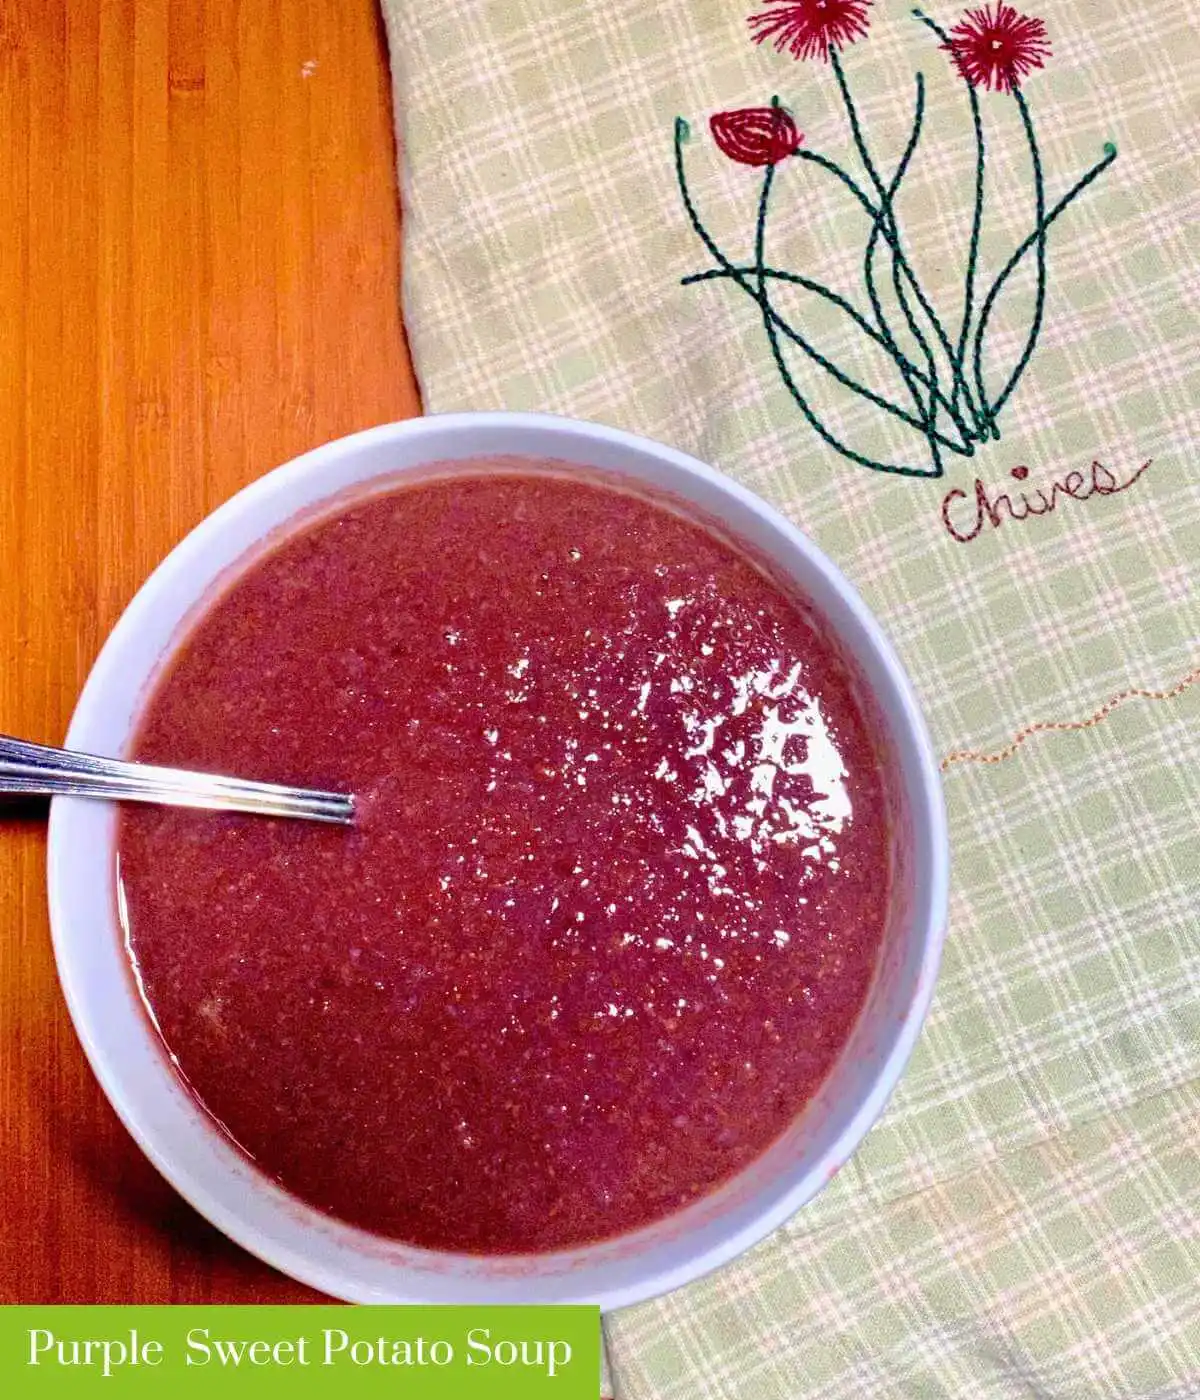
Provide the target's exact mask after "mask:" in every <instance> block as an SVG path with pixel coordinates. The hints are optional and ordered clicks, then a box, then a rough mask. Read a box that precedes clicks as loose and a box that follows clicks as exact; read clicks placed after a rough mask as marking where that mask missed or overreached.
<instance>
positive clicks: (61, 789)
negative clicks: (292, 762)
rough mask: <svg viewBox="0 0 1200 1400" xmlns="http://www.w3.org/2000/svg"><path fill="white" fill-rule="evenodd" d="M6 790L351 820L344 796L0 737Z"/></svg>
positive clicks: (0, 778) (0, 786)
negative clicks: (190, 771) (121, 760)
mask: <svg viewBox="0 0 1200 1400" xmlns="http://www.w3.org/2000/svg"><path fill="white" fill-rule="evenodd" d="M5 792H15V793H25V794H27V795H29V796H36V797H53V796H55V795H56V794H62V795H64V796H71V797H107V798H115V799H117V800H118V801H122V802H158V803H162V804H164V805H166V806H169V807H204V808H208V809H210V810H213V811H222V812H257V813H258V814H259V815H260V816H265V817H303V818H306V819H307V820H309V821H314V822H334V823H338V824H340V825H343V826H348V825H350V824H351V823H352V822H353V821H354V798H353V797H351V796H347V795H345V794H342V793H336V792H314V791H311V790H309V789H306V788H293V787H280V786H278V785H277V784H275V783H251V782H245V781H243V780H242V779H240V778H220V777H216V776H215V775H213V774H210V773H189V772H187V771H186V770H184V769H182V768H157V767H154V766H153V765H151V764H148V763H123V762H120V761H118V760H117V759H114V758H96V757H93V756H92V755H91V754H86V753H72V752H71V751H70V750H68V749H52V748H47V747H45V746H44V745H42V744H28V743H26V742H25V741H24V740H22V739H10V738H8V737H7V736H6V735H0V793H5Z"/></svg>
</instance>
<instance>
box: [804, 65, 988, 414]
mask: <svg viewBox="0 0 1200 1400" xmlns="http://www.w3.org/2000/svg"><path fill="white" fill-rule="evenodd" d="M829 61H830V64H831V65H832V67H833V72H834V76H835V77H836V79H837V83H838V88H839V89H840V91H841V94H842V101H843V103H844V105H845V108H846V116H847V118H848V119H849V122H850V132H851V135H852V136H853V138H854V145H855V148H856V150H857V151H858V155H859V159H860V160H861V161H862V163H863V168H864V169H865V170H866V172H867V176H868V178H869V179H870V181H871V183H872V184H873V185H874V186H875V191H876V194H877V195H878V196H879V198H880V200H884V199H886V194H885V191H884V186H883V182H882V180H881V179H880V178H879V172H878V171H877V170H876V168H875V163H874V161H873V160H872V159H871V153H870V150H869V149H868V147H867V143H866V138H865V137H864V136H863V131H862V125H861V123H860V122H859V119H858V111H857V109H856V108H855V106H854V99H853V97H852V96H851V95H850V87H849V84H848V83H847V81H846V74H845V71H844V70H843V68H842V62H841V58H840V57H839V55H838V51H837V49H836V48H831V49H830V50H829ZM887 224H888V230H889V231H890V234H891V237H890V238H889V239H888V242H889V246H890V247H891V249H892V255H893V257H894V258H895V259H896V260H897V261H898V262H899V264H900V267H901V269H902V270H903V273H904V276H905V277H906V279H907V280H908V283H909V285H910V286H911V288H912V291H913V294H914V296H915V297H916V299H917V302H918V303H919V305H920V307H921V309H922V311H924V313H925V315H926V316H927V317H928V318H929V322H930V324H931V325H932V326H933V329H934V332H935V333H936V335H937V337H938V340H939V341H940V342H941V345H942V349H943V350H944V351H945V354H946V359H947V360H948V361H949V363H950V365H951V368H954V349H953V347H952V346H951V344H950V340H949V338H948V337H947V335H946V331H945V328H944V327H943V326H942V323H941V321H940V320H939V319H938V316H937V312H936V311H934V309H933V307H932V306H931V305H930V303H929V299H928V297H926V295H925V293H924V291H923V290H922V288H921V284H920V283H919V282H918V280H917V277H916V274H915V273H914V272H913V270H912V267H911V266H910V265H909V262H908V259H907V258H906V257H905V255H904V249H903V246H902V244H901V240H900V234H899V230H898V229H897V227H896V221H895V218H894V217H891V216H889V218H888V221H887ZM900 305H901V310H902V311H903V312H904V318H905V320H906V321H907V322H908V326H909V330H910V331H912V333H913V336H914V338H915V339H916V341H917V343H918V344H919V345H920V346H921V349H922V351H923V352H924V353H925V354H927V355H928V354H929V353H930V352H929V346H928V342H927V341H926V340H925V337H924V336H923V335H922V333H921V330H920V328H919V326H918V325H917V323H916V318H915V317H914V316H913V314H912V310H911V308H910V307H909V305H908V301H907V298H904V297H901V299H900ZM956 377H957V378H958V379H960V380H962V391H963V394H964V395H965V396H966V401H967V407H968V410H969V411H970V413H971V414H972V416H973V417H977V415H976V410H975V405H974V402H973V401H972V399H971V395H970V388H969V386H968V385H967V383H966V381H965V379H963V377H962V375H961V374H959V375H957V376H956Z"/></svg>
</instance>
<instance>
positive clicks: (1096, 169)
mask: <svg viewBox="0 0 1200 1400" xmlns="http://www.w3.org/2000/svg"><path fill="white" fill-rule="evenodd" d="M1116 158H1117V148H1116V147H1115V146H1113V145H1112V144H1111V143H1109V144H1106V145H1105V148H1104V159H1103V160H1100V161H1097V162H1096V164H1095V165H1093V166H1092V168H1091V169H1090V170H1088V171H1087V172H1086V173H1085V174H1083V175H1081V176H1080V178H1079V179H1078V180H1076V182H1075V183H1074V184H1073V185H1072V186H1071V188H1070V189H1069V190H1068V191H1067V192H1066V194H1065V195H1063V197H1062V198H1061V199H1060V200H1059V201H1058V203H1057V204H1055V205H1054V207H1053V208H1052V209H1051V210H1050V212H1049V213H1048V214H1047V215H1046V216H1045V218H1044V219H1043V220H1042V222H1041V224H1040V226H1039V228H1036V229H1034V231H1033V232H1032V233H1031V234H1030V235H1029V236H1028V237H1027V238H1026V239H1025V240H1024V241H1023V242H1022V243H1021V244H1020V245H1019V246H1018V247H1017V248H1016V250H1015V251H1014V252H1013V254H1012V256H1011V257H1010V258H1009V260H1008V261H1007V262H1006V263H1005V264H1004V266H1003V267H1002V268H1001V269H1000V274H999V276H998V277H997V278H996V280H995V282H993V283H992V286H991V289H990V290H989V291H988V294H987V296H986V297H985V298H984V302H983V309H982V311H981V312H980V316H979V328H978V330H977V331H976V332H975V354H976V357H977V359H978V358H979V357H980V356H981V354H982V351H981V349H980V347H981V345H982V344H983V340H984V337H985V335H986V334H987V328H988V323H989V321H990V320H991V316H992V309H993V308H994V306H995V304H996V299H997V297H999V295H1000V292H1001V290H1002V288H1003V287H1004V284H1005V283H1006V282H1007V281H1008V279H1009V277H1011V276H1012V274H1013V273H1014V272H1015V271H1016V269H1017V267H1018V266H1019V265H1020V262H1021V260H1022V258H1024V256H1025V254H1026V253H1028V252H1029V250H1030V248H1032V247H1033V246H1034V244H1035V243H1038V242H1041V243H1043V244H1044V242H1045V239H1046V236H1047V235H1048V233H1049V231H1050V228H1051V226H1052V225H1053V224H1054V221H1055V220H1056V219H1057V218H1058V217H1059V215H1060V214H1062V213H1063V212H1064V211H1065V210H1066V209H1067V207H1068V206H1069V205H1071V204H1072V203H1074V201H1075V200H1076V199H1078V198H1079V196H1080V195H1081V194H1082V193H1083V191H1084V190H1085V189H1087V187H1088V186H1089V185H1090V184H1091V183H1092V182H1093V181H1094V180H1097V179H1099V177H1100V176H1101V175H1102V174H1103V173H1104V172H1105V171H1106V170H1107V169H1108V167H1109V166H1110V165H1111V164H1112V163H1113V161H1114V160H1116ZM1032 353H1033V350H1032V348H1031V347H1027V354H1026V355H1024V356H1023V357H1022V359H1023V361H1024V363H1023V364H1021V365H1020V366H1019V368H1020V369H1022V370H1023V369H1024V367H1025V364H1027V363H1028V359H1029V356H1030V355H1032ZM1010 392H1011V387H1009V386H1006V395H1005V396H1006V397H1007V394H1008V393H1010ZM996 411H998V409H993V412H996Z"/></svg>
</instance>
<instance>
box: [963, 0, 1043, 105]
mask: <svg viewBox="0 0 1200 1400" xmlns="http://www.w3.org/2000/svg"><path fill="white" fill-rule="evenodd" d="M943 48H946V49H948V50H949V52H950V53H951V55H952V56H953V58H954V61H955V63H956V64H957V65H958V71H959V72H960V73H961V74H962V75H963V77H964V78H966V80H967V82H969V83H970V84H971V86H972V87H986V88H992V89H994V90H995V91H996V92H1015V91H1016V90H1017V87H1018V86H1019V85H1020V81H1021V79H1022V78H1025V77H1026V76H1027V75H1028V74H1030V73H1032V72H1033V70H1034V69H1035V68H1041V67H1043V66H1044V65H1045V62H1046V60H1047V59H1048V58H1049V57H1050V40H1049V38H1048V37H1047V34H1046V26H1045V25H1044V24H1043V23H1042V21H1041V20H1040V19H1031V18H1030V17H1029V16H1028V15H1023V14H1020V13H1019V12H1018V11H1017V10H1014V9H1013V7H1012V6H1011V5H1006V4H1005V3H1004V0H998V3H997V4H995V5H985V6H984V7H983V9H982V10H968V11H967V13H966V17H965V18H964V19H961V20H959V22H958V24H956V25H955V26H954V28H953V29H952V30H951V31H950V42H949V43H948V44H944V45H943Z"/></svg>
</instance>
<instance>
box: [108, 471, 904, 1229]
mask: <svg viewBox="0 0 1200 1400" xmlns="http://www.w3.org/2000/svg"><path fill="white" fill-rule="evenodd" d="M135 756H136V757H137V758H139V759H144V760H147V761H151V762H163V763H170V764H174V765H181V766H188V767H193V768H198V769H208V770H212V771H216V772H224V773H231V774H236V775H239V776H243V777H256V778H263V779H268V780H272V781H276V782H285V783H296V784H303V785H305V786H316V787H326V788H331V789H339V790H348V791H352V792H354V793H355V794H356V795H357V799H358V812H359V816H358V821H357V824H356V826H355V827H354V828H353V829H349V830H346V829H338V828H327V827H320V826H314V825H310V824H307V823H302V822H289V821H277V820H272V819H266V818H257V817H244V816H235V815H217V814H210V813H202V812H187V811H181V810H171V809H168V808H150V807H138V808H134V807H129V808H128V809H126V810H125V811H124V812H123V813H122V816H121V822H120V829H119V838H118V848H119V878H120V880H121V882H122V885H123V888H124V898H125V903H126V908H127V917H128V928H129V944H130V947H131V950H132V955H133V958H134V960H135V963H136V967H137V971H138V974H139V976H140V979H141V985H142V987H143V989H144V996H145V998H146V1001H147V1003H148V1006H149V1007H150V1008H151V1010H152V1013H153V1016H154V1019H155V1021H156V1023H157V1026H158V1028H159V1031H160V1033H161V1036H162V1039H163V1041H164V1042H165V1045H166V1047H167V1049H168V1050H169V1051H170V1053H171V1055H172V1056H173V1057H174V1060H175V1063H176V1064H177V1066H178V1070H179V1072H180V1074H181V1075H182V1076H183V1077H184V1078H185V1080H186V1082H187V1084H188V1085H189V1086H190V1088H191V1090H192V1092H193V1093H194V1094H195V1095H196V1097H197V1098H198V1099H199V1100H200V1101H201V1102H202V1103H203V1104H204V1105H205V1107H206V1108H207V1109H208V1111H209V1113H210V1114H211V1115H212V1117H213V1118H214V1119H215V1120H216V1121H217V1122H218V1123H219V1124H221V1125H222V1126H223V1127H224V1129H225V1131H226V1132H227V1133H228V1135H229V1137H230V1138H232V1139H233V1140H234V1141H235V1142H236V1143H237V1144H239V1145H240V1147H241V1148H242V1149H243V1150H244V1152H245V1153H247V1154H248V1155H249V1156H250V1157H252V1158H253V1160H254V1161H255V1162H256V1163H257V1165H258V1167H259V1168H260V1169H261V1170H262V1171H263V1172H265V1173H267V1174H268V1175H270V1176H271V1177H273V1178H275V1179H276V1180H277V1181H278V1182H280V1183H281V1184H282V1185H283V1186H284V1187H286V1188H287V1189H289V1190H290V1191H291V1192H293V1193H294V1194H295V1195H296V1196H298V1197H300V1198H302V1199H303V1200H305V1201H307V1202H309V1203H310V1204H312V1205H315V1206H317V1207H319V1208H321V1209H322V1210H324V1211H326V1212H328V1213H330V1214H332V1215H334V1216H337V1217H340V1218H341V1219H343V1220H346V1221H350V1222H352V1223H354V1224H357V1225H360V1226H362V1227H365V1228H367V1229H369V1230H371V1231H374V1232H377V1233H379V1234H383V1235H386V1236H391V1237H396V1238H399V1239H403V1240H406V1241H409V1242H412V1243H415V1244H418V1245H423V1246H427V1247H430V1248H436V1249H447V1250H454V1251H469V1252H483V1253H511V1252H524V1251H542V1250H548V1249H554V1248H558V1247H564V1246H569V1245H574V1244H579V1243H582V1242H585V1241H591V1240H595V1239H600V1238H604V1237H608V1236H612V1235H615V1234H618V1233H622V1232H624V1231H626V1230H629V1229H632V1228H634V1227H637V1226H640V1225H644V1224H647V1223H649V1222H651V1221H653V1220H655V1219H658V1218H660V1217H662V1216H665V1215H667V1214H669V1213H671V1212H673V1211H675V1210H676V1209H678V1208H680V1207H682V1206H684V1205H686V1204H687V1203H689V1202H691V1201H693V1200H695V1199H696V1198H697V1197H699V1196H702V1195H704V1194H706V1193H708V1192H710V1191H711V1190H713V1189H714V1188H715V1187H716V1186H718V1185H719V1184H720V1183H721V1182H723V1181H725V1180H727V1179H728V1178H729V1177H730V1176H731V1175H733V1174H734V1173H736V1172H738V1171H739V1169H741V1168H743V1167H745V1166H746V1165H747V1164H749V1163H750V1162H751V1161H752V1160H753V1159H755V1158H756V1157H757V1156H759V1155H760V1154H761V1153H762V1152H763V1151H764V1150H765V1149H766V1148H767V1147H768V1146H769V1145H770V1144H771V1142H772V1141H773V1140H774V1139H776V1138H777V1137H778V1136H779V1134H780V1133H781V1132H782V1131H783V1130H784V1129H785V1128H786V1127H787V1126H788V1125H789V1124H790V1123H791V1122H792V1121H793V1120H794V1119H795V1117H796V1115H797V1114H798V1113H799V1112H800V1111H801V1110H802V1109H803V1107H804V1106H805V1104H806V1103H807V1102H808V1101H809V1099H810V1098H811V1096H812V1095H813V1094H814V1092H815V1091H816V1090H817V1088H818V1087H819V1086H820V1084H821V1081H822V1079H823V1078H824V1076H825V1075H826V1073H827V1072H828V1070H829V1069H830V1067H831V1065H832V1063H833V1060H834V1059H835V1057H836V1055H837V1053H838V1051H839V1049H840V1048H841V1047H842V1046H843V1044H844V1043H845V1041H846V1039H847V1037H848V1035H849V1033H850V1031H851V1029H852V1026H853V1023H854V1021H855V1018H856V1016H857V1014H858V1012H859V1011H860V1009H861V1006H862V1003H863V1001H864V998H865V995H866V992H867V989H868V985H869V983H870V979H871V976H872V972H873V969H874V965H875V961H876V958H877V955H878V951H879V945H880V941H881V938H882V933H883V929H884V924H885V911H886V907H887V903H888V893H889V880H890V863H889V837H888V831H887V820H886V816H885V793H884V781H883V775H882V771H881V765H880V762H879V760H878V758H877V755H876V752H875V750H874V748H873V735H872V732H871V727H870V725H869V724H868V721H867V719H866V718H865V712H864V708H863V705H862V703H861V701H860V698H859V695H858V691H857V688H856V683H855V681H854V680H853V678H852V676H851V674H850V673H849V671H848V669H847V667H846V665H845V664H844V662H843V661H842V659H841V658H840V656H839V654H838V652H837V650H836V649H835V647H834V645H833V643H832V642H831V640H830V638H829V637H828V635H826V633H825V632H824V631H823V630H822V628H821V626H820V623H819V620H818V619H817V618H816V617H815V616H814V614H813V613H812V611H811V610H810V609H809V607H808V606H807V605H806V604H805V602H804V601H803V600H802V599H800V598H798V597H796V596H793V595H792V594H790V593H789V592H788V591H786V590H785V589H784V588H783V587H782V586H781V585H780V584H779V583H777V582H775V581H772V580H771V579H770V578H769V577H768V576H767V574H766V573H765V572H763V571H761V570H760V569H759V568H758V567H757V566H756V565H755V564H754V563H753V562H751V561H750V559H749V558H747V557H746V556H745V555H744V554H743V553H742V552H741V551H740V550H739V549H738V548H737V547H735V546H734V545H732V544H731V543H730V542H728V541H726V540H724V539H722V538H720V537H719V536H718V535H717V534H716V533H714V532H713V531H712V530H710V529H709V528H707V527H706V526H705V525H703V524H701V523H698V522H696V521H693V520H691V519H689V518H686V517H685V516H684V515H683V514H680V513H677V512H676V511H675V510H673V509H669V508H667V507H665V506H664V505H662V504H661V503H657V502H652V501H650V500H648V499H645V498H643V497H641V496H638V495H635V494H632V493H629V492H626V491H623V490H619V489H616V488H615V487H614V486H612V485H611V484H610V483H608V482H605V481H602V480H597V479H595V478H591V477H589V476H587V475H586V474H582V473H580V472H577V471H574V470H571V469H566V468H563V469H561V470H559V469H555V468H554V467H553V465H552V464H540V467H539V465H537V464H529V463H521V462H519V461H498V462H493V463H476V464H472V465H470V466H467V467H460V468H459V469H458V470H457V471H455V472H453V473H452V474H446V473H445V472H443V473H442V474H440V475H438V474H436V473H435V474H434V475H432V476H429V477H426V478H423V479H422V480H419V481H415V482H413V483H411V484H408V485H398V486H396V487H395V488H394V489H389V490H388V491H387V492H386V493H385V494H378V495H374V496H371V497H364V498H361V499H359V500H358V501H357V502H356V501H354V500H352V499H351V500H349V501H348V502H347V503H346V504H345V507H344V508H343V509H341V510H340V513H337V514H335V515H333V516H326V517H323V518H322V519H320V520H319V521H317V523H315V524H309V525H307V526H300V527H298V529H297V532H296V533H293V534H291V535H285V536H284V537H283V538H282V539H281V541H279V542H278V543H276V544H275V545H274V546H273V547H272V548H271V550H270V551H269V552H268V553H266V554H265V556H264V557H262V558H260V559H258V560H257V561H256V562H254V563H253V564H252V565H251V566H250V567H249V568H248V570H247V571H246V572H244V573H242V574H241V575H240V576H238V577H237V578H236V580H235V581H234V582H233V583H232V585H231V586H229V587H228V588H227V589H226V591H225V592H224V593H223V594H221V595H220V596H219V597H218V598H217V599H216V600H215V601H214V603H213V605H212V606H211V607H210V608H208V609H207V610H206V611H205V612H204V613H203V614H202V616H201V617H200V618H199V620H198V622H196V623H195V625H194V626H193V627H192V629H191V631H190V632H189V634H188V635H187V636H186V638H185V639H184V641H183V643H182V644H181V646H180V648H179V650H178V652H177V654H175V655H174V657H173V658H172V660H171V662H170V665H169V667H168V669H167V670H166V671H165V673H164V675H163V677H162V679H161V680H160V681H159V682H158V684H157V686H156V688H155V689H154V690H153V692H152V693H151V695H150V697H149V700H148V701H147V704H146V707H145V712H144V715H143V717H142V720H141V724H140V729H139V732H138V736H137V739H136V743H135Z"/></svg>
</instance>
